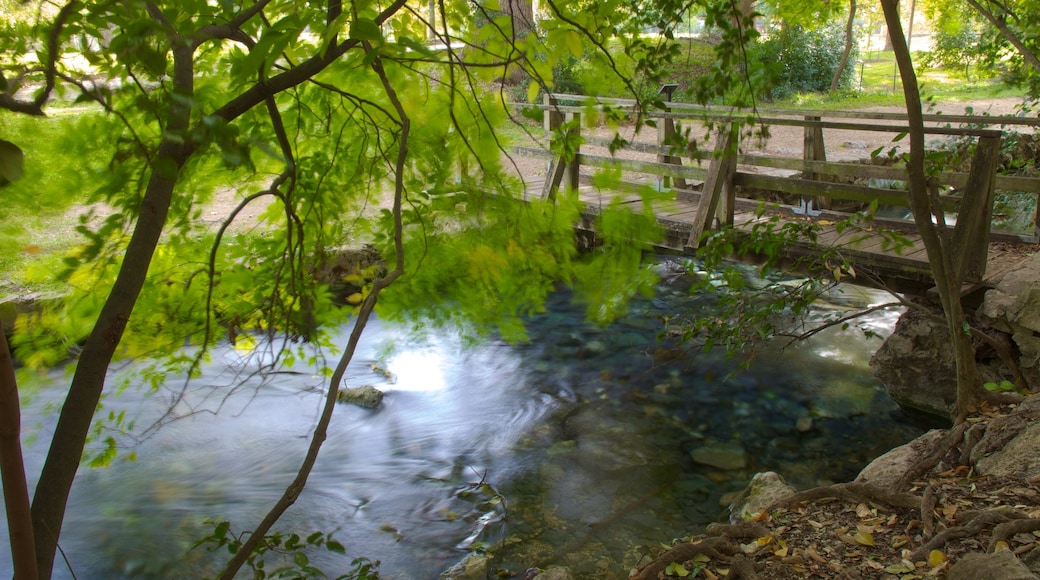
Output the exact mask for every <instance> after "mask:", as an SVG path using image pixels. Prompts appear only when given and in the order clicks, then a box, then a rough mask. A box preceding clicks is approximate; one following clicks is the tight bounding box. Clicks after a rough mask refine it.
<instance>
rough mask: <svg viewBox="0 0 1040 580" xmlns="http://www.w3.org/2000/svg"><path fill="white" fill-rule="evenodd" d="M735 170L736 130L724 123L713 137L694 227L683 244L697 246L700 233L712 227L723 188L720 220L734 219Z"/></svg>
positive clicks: (728, 222) (727, 221)
mask: <svg viewBox="0 0 1040 580" xmlns="http://www.w3.org/2000/svg"><path fill="white" fill-rule="evenodd" d="M736 170H737V130H736V126H735V125H733V124H732V123H727V124H726V125H723V126H722V128H721V129H720V130H719V133H718V135H717V136H716V137H715V152H714V153H713V154H712V156H711V164H710V165H709V166H708V175H707V177H706V178H705V180H704V190H703V191H701V201H700V205H698V206H697V216H696V217H695V218H694V220H693V229H692V230H691V231H690V239H689V241H687V242H686V245H687V246H689V247H691V248H697V247H699V246H700V241H701V235H702V234H704V232H705V231H706V230H709V229H711V226H712V222H713V221H714V220H715V214H716V212H717V211H718V210H719V209H720V208H719V200H720V198H721V197H722V195H721V194H722V192H723V191H724V190H725V192H726V201H725V202H724V203H723V206H722V210H723V212H724V215H723V216H722V218H721V220H720V221H722V222H723V223H727V224H732V223H733V205H734V203H733V201H734V199H733V198H734V197H735V193H734V192H733V174H734V173H736Z"/></svg>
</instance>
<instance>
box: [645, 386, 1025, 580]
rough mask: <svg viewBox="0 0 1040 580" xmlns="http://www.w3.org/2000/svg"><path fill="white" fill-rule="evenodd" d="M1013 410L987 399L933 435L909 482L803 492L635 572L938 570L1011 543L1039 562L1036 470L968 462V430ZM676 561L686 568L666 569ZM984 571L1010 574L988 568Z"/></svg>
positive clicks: (896, 574) (802, 574)
mask: <svg viewBox="0 0 1040 580" xmlns="http://www.w3.org/2000/svg"><path fill="white" fill-rule="evenodd" d="M1011 410H1012V406H1010V405H1005V406H992V407H991V406H983V407H982V410H981V411H980V412H979V413H978V414H976V415H975V416H973V417H971V418H970V419H969V420H968V422H967V423H966V424H965V425H964V426H962V427H961V428H956V429H951V430H950V431H947V432H946V433H942V434H937V435H938V436H937V437H936V438H934V439H932V443H931V445H930V447H929V450H930V451H935V454H934V460H935V464H934V466H931V467H930V468H928V469H927V471H924V472H923V473H921V474H920V475H919V476H917V477H911V478H909V481H907V482H905V483H904V484H896V485H892V486H886V487H883V488H882V487H873V486H871V485H870V484H866V483H852V484H839V485H837V486H830V487H825V488H817V489H815V490H809V491H806V492H801V493H798V494H796V495H795V496H792V497H791V498H788V499H786V500H783V501H781V502H774V503H773V504H772V505H773V506H774V507H770V508H767V509H765V510H763V511H760V512H758V513H757V515H755V516H753V517H751V518H750V519H749V520H747V521H744V522H740V523H737V524H734V525H726V524H714V525H712V526H709V527H708V529H707V531H706V533H705V534H704V535H701V536H697V537H694V538H688V539H686V540H684V541H683V542H682V543H680V544H678V545H677V546H675V547H673V548H671V549H670V550H668V551H666V552H663V553H662V554H661V555H660V556H658V558H657V560H655V561H654V562H652V563H650V564H646V565H645V566H644V567H643V568H641V569H640V571H639V572H638V573H635V574H633V576H632V577H631V578H632V579H638V580H649V579H651V578H654V579H656V578H678V577H683V576H682V571H683V570H685V571H691V572H692V571H694V570H697V571H698V575H696V576H692V575H691V576H687V577H697V578H701V577H704V578H709V579H711V578H718V577H740V578H759V579H764V580H781V579H783V580H786V579H789V578H819V579H829V578H849V579H853V578H879V579H889V578H893V579H894V578H901V579H908V578H940V579H942V578H946V577H947V572H948V571H949V569H950V567H951V565H952V564H953V563H956V562H957V561H958V560H960V559H961V558H963V557H964V556H965V554H968V553H994V552H995V551H1000V550H1005V549H1006V550H1010V551H1011V552H1012V553H1014V554H1016V555H1017V556H1018V558H1019V559H1020V560H1021V561H1023V562H1025V563H1027V564H1028V565H1029V567H1030V568H1032V569H1034V570H1036V569H1037V568H1040V541H1038V540H1040V536H1038V534H1037V532H1036V531H1037V530H1040V477H1032V478H1026V477H1013V476H1004V477H994V476H979V475H978V474H976V473H975V472H974V471H973V470H972V469H971V468H970V467H968V466H967V465H964V463H966V460H965V458H967V457H968V455H969V454H970V449H966V448H965V443H964V442H965V441H966V440H968V441H970V440H971V437H964V431H965V429H972V430H975V432H978V431H982V430H984V429H985V427H986V426H987V425H988V424H989V422H991V421H993V420H996V419H1000V418H1003V417H1006V416H1007V415H1008V414H1009V413H1010V412H1011ZM919 465H921V464H919ZM921 466H922V468H923V467H926V466H927V464H924V465H921ZM676 556H678V557H679V559H677V560H676V558H675V557H676ZM673 560H674V561H676V562H677V563H678V564H679V565H680V567H678V568H677V567H674V566H673V567H672V568H671V572H673V574H665V573H664V570H667V569H668V568H667V566H668V565H670V564H671V563H672V561H673ZM727 573H728V574H729V576H727ZM965 577H966V576H960V578H965ZM986 577H987V578H994V579H999V578H1005V577H1006V576H1002V575H1000V574H998V573H996V572H992V571H991V572H990V573H987V575H986Z"/></svg>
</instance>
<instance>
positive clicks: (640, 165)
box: [578, 153, 708, 179]
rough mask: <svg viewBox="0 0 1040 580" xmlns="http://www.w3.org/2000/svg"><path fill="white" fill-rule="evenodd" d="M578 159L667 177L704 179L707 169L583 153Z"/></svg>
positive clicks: (595, 164)
mask: <svg viewBox="0 0 1040 580" xmlns="http://www.w3.org/2000/svg"><path fill="white" fill-rule="evenodd" d="M578 161H579V162H580V163H581V164H582V165H588V166H590V167H605V168H610V169H621V170H622V171H633V172H636V173H649V174H651V175H667V176H669V177H688V178H690V179H704V178H705V177H706V176H707V174H708V170H706V169H702V168H700V167H689V166H684V165H672V164H669V163H657V162H655V161H637V160H635V159H618V158H616V157H605V156H602V155H588V154H585V153H581V154H579V155H578Z"/></svg>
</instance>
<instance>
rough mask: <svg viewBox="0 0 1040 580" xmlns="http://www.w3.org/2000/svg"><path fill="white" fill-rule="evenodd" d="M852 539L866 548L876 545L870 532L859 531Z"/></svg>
mask: <svg viewBox="0 0 1040 580" xmlns="http://www.w3.org/2000/svg"><path fill="white" fill-rule="evenodd" d="M852 539H853V540H856V543H857V544H862V545H864V546H873V545H874V534H871V533H870V532H864V531H860V530H857V531H856V534H855V535H853V536H852Z"/></svg>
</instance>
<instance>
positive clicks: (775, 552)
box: [773, 540, 787, 558]
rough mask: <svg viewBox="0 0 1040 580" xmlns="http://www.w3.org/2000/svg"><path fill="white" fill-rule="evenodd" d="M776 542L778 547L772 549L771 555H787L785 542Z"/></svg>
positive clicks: (783, 556)
mask: <svg viewBox="0 0 1040 580" xmlns="http://www.w3.org/2000/svg"><path fill="white" fill-rule="evenodd" d="M776 543H777V544H778V545H779V548H777V549H776V550H773V555H774V556H776V557H777V558H786V557H787V542H785V541H783V540H777V541H776Z"/></svg>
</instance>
